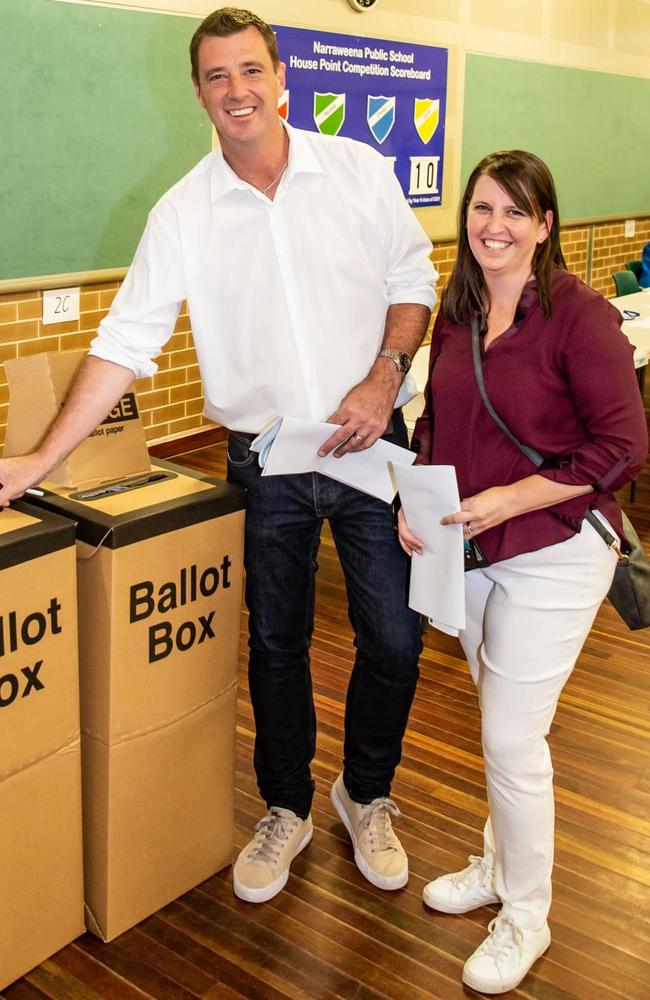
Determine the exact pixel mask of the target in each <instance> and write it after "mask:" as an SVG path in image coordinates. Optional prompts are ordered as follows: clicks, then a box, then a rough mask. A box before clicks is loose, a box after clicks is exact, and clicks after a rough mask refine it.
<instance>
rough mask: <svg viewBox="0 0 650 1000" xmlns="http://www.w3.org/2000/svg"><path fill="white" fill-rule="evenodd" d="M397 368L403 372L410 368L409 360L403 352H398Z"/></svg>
mask: <svg viewBox="0 0 650 1000" xmlns="http://www.w3.org/2000/svg"><path fill="white" fill-rule="evenodd" d="M399 366H400V370H401V371H403V372H407V371H408V370H409V368H410V367H411V359H410V358H409V356H408V354H404V352H403V351H400V355H399Z"/></svg>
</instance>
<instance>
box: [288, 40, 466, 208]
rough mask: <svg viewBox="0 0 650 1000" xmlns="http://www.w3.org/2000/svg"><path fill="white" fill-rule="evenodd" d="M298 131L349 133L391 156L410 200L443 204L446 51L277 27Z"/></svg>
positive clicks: (291, 114) (418, 204)
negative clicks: (301, 129)
mask: <svg viewBox="0 0 650 1000" xmlns="http://www.w3.org/2000/svg"><path fill="white" fill-rule="evenodd" d="M273 30H274V31H275V32H276V35H277V39H278V48H279V50H280V59H281V60H282V62H284V63H285V64H286V67H287V73H286V90H285V92H284V94H283V95H282V97H281V99H280V105H279V111H280V114H281V116H282V117H283V118H286V119H287V121H289V122H290V124H291V125H295V126H296V127H297V128H303V129H309V130H311V131H318V132H322V133H324V134H325V135H343V136H348V137H350V138H352V139H360V140H361V142H365V143H368V145H370V146H374V148H375V149H377V150H378V151H379V152H380V153H383V155H384V156H386V157H388V158H390V159H391V160H392V161H393V166H394V169H395V173H396V175H397V178H398V180H399V182H400V184H401V185H402V190H403V191H404V194H405V195H406V198H407V200H408V202H409V204H410V205H412V206H413V207H414V208H423V207H425V206H427V205H440V204H441V202H442V177H443V157H444V147H445V117H446V98H447V49H443V48H436V47H434V46H431V45H412V44H411V43H409V42H394V41H390V42H389V41H382V40H380V39H377V38H359V37H356V36H354V35H341V34H334V33H332V32H325V31H313V30H310V29H306V28H284V27H279V26H276V25H274V26H273Z"/></svg>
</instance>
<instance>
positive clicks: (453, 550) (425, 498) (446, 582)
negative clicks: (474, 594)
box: [393, 465, 465, 635]
mask: <svg viewBox="0 0 650 1000" xmlns="http://www.w3.org/2000/svg"><path fill="white" fill-rule="evenodd" d="M393 471H394V474H395V479H396V482H397V488H398V490H399V496H400V500H401V503H402V508H403V510H404V516H405V517H406V520H407V522H408V526H409V528H410V529H411V530H412V532H413V534H414V535H416V536H417V537H418V538H419V539H420V541H421V542H423V543H424V552H423V553H422V555H417V553H416V554H415V555H414V556H413V558H412V559H411V583H410V587H409V607H410V608H413V610H414V611H419V612H420V614H423V615H426V616H427V617H428V619H429V622H430V623H431V625H433V627H434V628H437V629H439V630H440V631H441V632H445V633H446V634H447V635H458V631H459V629H462V628H465V560H464V556H463V528H462V525H460V524H441V523H440V518H441V517H444V515H445V514H453V513H454V512H455V511H457V510H460V497H459V495H458V484H457V482H456V470H455V469H454V467H453V465H414V466H413V467H412V468H407V467H406V466H404V465H400V466H395V468H394V470H393Z"/></svg>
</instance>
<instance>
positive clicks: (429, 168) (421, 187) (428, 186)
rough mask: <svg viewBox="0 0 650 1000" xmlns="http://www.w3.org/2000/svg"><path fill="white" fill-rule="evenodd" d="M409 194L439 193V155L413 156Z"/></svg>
mask: <svg viewBox="0 0 650 1000" xmlns="http://www.w3.org/2000/svg"><path fill="white" fill-rule="evenodd" d="M410 159H411V177H410V180H409V194H437V193H438V191H439V188H438V165H439V163H440V157H439V156H412V157H411V158H410Z"/></svg>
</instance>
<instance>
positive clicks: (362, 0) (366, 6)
mask: <svg viewBox="0 0 650 1000" xmlns="http://www.w3.org/2000/svg"><path fill="white" fill-rule="evenodd" d="M348 3H349V4H350V7H352V8H353V9H354V10H359V11H364V10H370V9H371V7H374V6H376V4H377V0H348Z"/></svg>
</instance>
